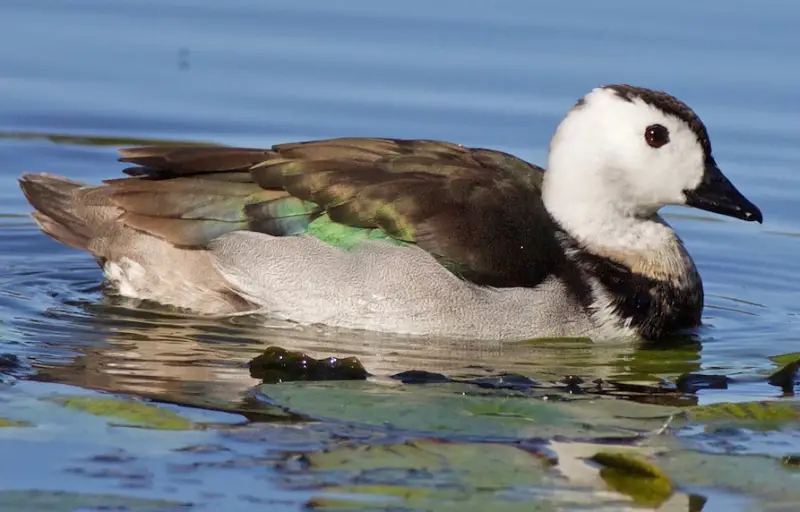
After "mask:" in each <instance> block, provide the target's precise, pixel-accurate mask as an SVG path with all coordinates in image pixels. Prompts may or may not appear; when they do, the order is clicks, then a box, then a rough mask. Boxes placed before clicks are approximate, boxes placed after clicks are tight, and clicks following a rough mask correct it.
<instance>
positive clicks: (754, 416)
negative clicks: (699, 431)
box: [687, 402, 800, 429]
mask: <svg viewBox="0 0 800 512" xmlns="http://www.w3.org/2000/svg"><path fill="white" fill-rule="evenodd" d="M687 413H688V415H689V419H690V421H696V422H700V423H722V422H724V423H726V424H730V423H731V422H734V423H746V424H748V426H752V427H753V428H757V429H770V428H775V427H776V426H777V425H779V424H782V423H786V422H789V421H797V420H798V419H800V407H799V406H798V404H797V403H794V402H739V403H730V402H721V403H716V404H709V405H702V406H697V407H690V408H689V409H687Z"/></svg>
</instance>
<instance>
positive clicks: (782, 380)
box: [767, 359, 800, 395]
mask: <svg viewBox="0 0 800 512" xmlns="http://www.w3.org/2000/svg"><path fill="white" fill-rule="evenodd" d="M798 370H800V359H795V360H794V361H792V362H790V363H787V364H786V365H784V367H783V368H781V369H780V370H778V371H777V372H775V373H773V374H772V375H770V377H769V379H768V380H767V382H769V383H770V384H772V385H773V386H777V387H779V388H781V390H782V391H783V392H784V393H785V394H787V395H791V394H793V393H794V386H795V384H796V383H797V372H798Z"/></svg>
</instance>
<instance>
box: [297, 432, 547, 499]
mask: <svg viewBox="0 0 800 512" xmlns="http://www.w3.org/2000/svg"><path fill="white" fill-rule="evenodd" d="M308 462H309V469H310V472H311V473H312V474H313V473H317V474H318V475H319V476H320V478H321V479H322V480H323V481H325V480H326V474H336V475H338V476H337V477H336V480H339V481H342V483H340V484H337V485H327V486H324V487H323V488H322V491H323V493H324V495H323V496H319V497H317V498H315V499H314V500H312V503H311V505H312V506H313V507H314V508H317V509H319V508H324V509H331V510H336V509H337V508H338V509H342V508H346V509H359V508H364V509H374V508H375V506H376V505H377V504H379V503H383V504H387V503H392V504H395V505H402V506H404V507H410V508H413V509H423V510H426V509H433V508H435V509H436V510H443V509H442V508H440V507H441V506H443V505H444V504H446V503H460V507H466V509H469V510H480V508H479V507H478V504H479V503H482V502H485V503H487V504H489V503H490V504H491V505H492V506H491V507H490V509H492V510H520V511H522V510H530V503H528V502H527V501H526V500H523V499H521V498H520V497H518V496H514V495H513V494H511V493H510V491H511V490H512V489H513V488H515V487H530V488H536V487H537V486H539V485H542V484H543V483H545V482H548V481H551V480H554V475H552V474H549V473H548V468H549V466H550V464H549V462H548V460H547V459H545V458H543V457H542V456H538V455H537V454H534V453H531V452H529V451H526V450H523V449H521V448H518V447H516V446H511V445H503V444H493V443H454V442H443V441H437V440H429V439H428V440H426V439H422V440H415V441H409V442H407V443H403V444H390V445H377V446H375V445H372V446H365V445H345V446H340V447H338V448H335V449H333V450H328V451H322V452H316V453H312V454H309V455H308ZM359 481H365V482H369V483H363V484H362V483H359ZM398 482H403V483H402V484H400V483H398ZM503 492H508V493H509V494H508V495H507V496H505V497H504V496H503V494H502V493H503ZM354 496H358V498H355V497H354ZM497 507H500V508H497ZM503 507H505V508H503ZM508 507H513V508H508ZM526 507H527V508H526ZM459 509H460V510H464V508H459ZM487 510H488V509H487Z"/></svg>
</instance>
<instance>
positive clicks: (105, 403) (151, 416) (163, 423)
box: [55, 396, 193, 430]
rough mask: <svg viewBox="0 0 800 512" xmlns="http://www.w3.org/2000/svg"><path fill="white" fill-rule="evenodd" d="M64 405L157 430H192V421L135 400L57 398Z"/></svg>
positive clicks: (85, 397) (87, 397) (81, 397)
mask: <svg viewBox="0 0 800 512" xmlns="http://www.w3.org/2000/svg"><path fill="white" fill-rule="evenodd" d="M55 401H56V402H57V403H60V404H61V405H63V406H64V407H67V408H69V409H75V410H78V411H81V412H85V413H89V414H94V415H95V416H104V417H106V418H115V419H120V420H124V421H126V422H130V423H131V424H133V425H136V426H139V427H144V428H150V429H156V430H190V429H192V428H193V425H192V422H191V421H189V420H187V419H186V418H184V417H182V416H180V415H178V414H176V413H174V412H172V411H170V410H168V409H165V408H163V407H158V406H155V405H150V404H146V403H142V402H139V401H135V400H123V399H118V398H105V397H89V396H77V397H67V398H58V399H56V400H55Z"/></svg>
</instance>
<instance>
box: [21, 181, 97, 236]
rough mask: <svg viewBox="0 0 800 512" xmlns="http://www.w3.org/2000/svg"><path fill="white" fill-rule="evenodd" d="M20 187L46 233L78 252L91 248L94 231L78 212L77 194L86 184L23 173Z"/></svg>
mask: <svg viewBox="0 0 800 512" xmlns="http://www.w3.org/2000/svg"><path fill="white" fill-rule="evenodd" d="M19 185H20V188H21V189H22V192H23V193H24V194H25V197H26V198H27V199H28V202H29V203H30V204H31V206H33V207H34V208H35V209H36V210H37V211H35V212H33V214H32V216H33V218H34V220H35V221H36V223H37V224H38V225H39V228H41V230H42V231H44V232H45V233H47V234H48V235H49V236H51V237H53V238H54V239H56V240H58V241H59V242H61V243H64V244H67V245H69V246H71V247H75V248H76V249H84V250H85V249H87V248H88V246H89V242H90V239H91V232H90V230H89V227H88V226H87V225H86V222H85V221H84V219H82V218H81V216H80V215H79V214H77V212H76V211H75V202H74V200H75V193H76V192H77V191H78V189H80V188H82V187H83V186H84V185H83V184H81V183H78V182H75V181H72V180H68V179H66V178H62V177H60V176H53V175H51V174H31V173H26V174H23V175H22V177H21V178H20V180H19Z"/></svg>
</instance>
